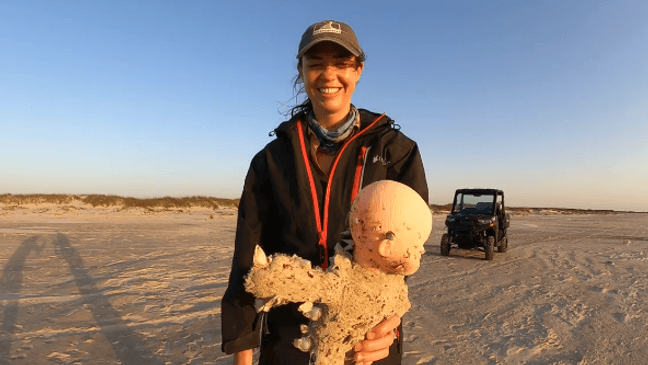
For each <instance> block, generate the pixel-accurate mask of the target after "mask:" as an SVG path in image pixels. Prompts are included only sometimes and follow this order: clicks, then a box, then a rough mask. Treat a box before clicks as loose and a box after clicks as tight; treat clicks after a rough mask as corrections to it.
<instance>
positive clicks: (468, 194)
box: [441, 189, 511, 260]
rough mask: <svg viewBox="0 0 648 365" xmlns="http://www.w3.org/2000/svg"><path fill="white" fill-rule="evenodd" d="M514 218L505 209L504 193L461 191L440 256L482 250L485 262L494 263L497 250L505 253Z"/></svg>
mask: <svg viewBox="0 0 648 365" xmlns="http://www.w3.org/2000/svg"><path fill="white" fill-rule="evenodd" d="M510 220H511V217H510V215H509V214H507V213H506V207H505V206H504V192H503V191H502V190H497V189H458V190H457V191H456V192H455V196H454V201H453V202H452V209H451V210H450V214H448V216H447V217H446V221H445V225H446V227H448V232H447V233H444V234H443V236H442V237H441V255H443V256H448V255H450V249H451V247H456V248H461V249H483V250H484V255H485V258H486V260H492V259H493V256H494V251H495V247H497V250H498V251H499V252H506V250H507V248H508V237H507V236H506V230H507V229H508V227H509V223H510Z"/></svg>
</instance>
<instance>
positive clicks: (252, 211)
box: [221, 20, 428, 365]
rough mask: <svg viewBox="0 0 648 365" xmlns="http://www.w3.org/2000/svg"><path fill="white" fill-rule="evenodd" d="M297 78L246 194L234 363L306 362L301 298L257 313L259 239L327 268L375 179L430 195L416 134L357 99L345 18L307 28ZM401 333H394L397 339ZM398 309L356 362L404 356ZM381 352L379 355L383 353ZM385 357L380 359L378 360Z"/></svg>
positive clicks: (233, 303) (234, 280)
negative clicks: (297, 99)
mask: <svg viewBox="0 0 648 365" xmlns="http://www.w3.org/2000/svg"><path fill="white" fill-rule="evenodd" d="M297 59H298V64H297V71H298V73H299V76H298V83H303V90H304V91H305V93H306V95H307V98H306V100H305V101H304V102H303V103H302V104H301V105H298V106H296V107H295V108H293V110H292V118H291V119H290V120H289V121H287V122H284V123H282V124H280V125H279V127H277V129H275V134H276V137H277V138H276V139H275V140H274V141H272V142H270V143H269V144H268V145H267V146H266V147H265V148H264V149H263V150H261V152H259V153H258V154H257V155H256V156H255V157H254V158H253V160H252V163H251V164H250V169H249V171H248V175H247V177H246V180H245V187H244V189H243V194H242V196H241V201H240V203H239V212H238V223H237V230H236V239H235V249H234V258H233V261H232V271H231V273H230V278H229V285H228V288H227V290H226V292H225V295H224V297H223V300H222V313H221V318H222V332H223V344H222V350H223V351H224V352H225V353H228V354H229V353H235V356H234V364H246V365H247V364H251V362H252V349H253V348H255V347H257V346H260V347H261V353H260V360H259V363H260V364H291V365H292V364H296V365H299V364H308V361H309V355H308V354H307V353H304V352H301V351H299V350H298V349H296V348H295V347H294V346H293V345H292V342H293V340H294V339H296V338H299V337H301V336H302V335H301V332H300V329H299V326H300V325H301V324H305V323H307V319H306V318H305V317H304V316H303V315H302V314H301V313H299V312H298V310H297V307H298V306H299V304H288V305H285V306H280V307H276V308H274V309H272V310H270V312H269V313H267V315H264V314H257V313H256V311H255V309H254V298H253V297H252V296H251V295H250V294H249V293H246V292H245V290H244V289H243V281H244V277H245V275H246V274H247V272H248V271H249V269H250V267H251V265H252V255H253V251H254V247H255V245H256V244H259V245H260V246H261V247H262V248H263V250H264V251H265V252H266V253H267V254H269V255H270V254H273V253H278V252H281V253H286V254H289V255H293V254H296V255H298V256H300V257H302V258H305V259H307V260H310V261H311V262H312V263H313V264H314V265H319V266H321V267H323V268H326V267H327V266H328V260H329V257H330V256H332V255H333V247H334V246H335V243H337V242H339V241H340V235H341V233H342V232H344V231H345V230H347V229H348V227H346V220H345V217H346V215H347V212H348V211H349V209H350V206H351V202H352V200H353V198H354V197H355V196H356V194H357V193H358V191H359V190H360V189H361V188H362V187H364V186H366V185H368V184H370V183H372V182H374V181H377V180H383V179H390V180H395V181H399V182H402V183H404V184H406V185H409V186H410V187H412V188H413V189H414V190H416V191H417V192H418V193H419V194H420V195H421V196H422V197H423V199H424V200H425V201H426V202H427V197H428V190H427V183H426V181H425V173H424V171H423V163H422V161H421V156H420V153H419V150H418V147H417V145H416V143H414V142H413V141H412V140H410V139H408V138H407V137H405V135H403V134H402V133H400V132H399V131H398V130H397V129H396V128H394V123H393V121H392V120H390V119H389V118H388V117H386V116H385V115H384V114H383V115H379V114H376V113H372V112H370V111H367V110H363V109H357V108H356V107H355V106H353V104H351V97H352V96H353V93H354V91H355V87H356V84H357V83H358V81H359V80H360V76H361V74H362V71H363V69H364V59H365V55H364V53H363V51H362V48H360V45H359V43H358V40H357V39H356V36H355V33H354V32H353V30H352V29H351V27H350V26H348V25H347V24H345V23H341V22H337V21H330V20H326V21H322V22H319V23H315V24H313V25H311V26H310V27H308V29H306V32H304V34H303V36H302V39H301V42H300V44H299V49H298V53H297ZM395 338H396V339H397V340H396V341H394V339H395ZM401 353H402V331H401V326H400V318H398V317H397V316H394V317H392V318H388V319H385V320H384V321H383V322H382V323H380V324H378V325H377V326H376V327H375V328H374V329H373V330H372V331H370V332H369V333H368V334H367V336H366V340H364V341H363V342H361V343H360V344H358V345H357V346H356V348H355V354H353V356H354V360H355V361H356V362H357V363H360V364H362V363H364V364H371V363H372V362H374V361H375V364H400V362H401V356H402V355H401ZM381 359H382V360H381ZM379 360H380V361H379Z"/></svg>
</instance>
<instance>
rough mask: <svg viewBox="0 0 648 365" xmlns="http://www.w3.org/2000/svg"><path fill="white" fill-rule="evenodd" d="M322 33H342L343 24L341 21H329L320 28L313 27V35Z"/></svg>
mask: <svg viewBox="0 0 648 365" xmlns="http://www.w3.org/2000/svg"><path fill="white" fill-rule="evenodd" d="M320 33H336V34H340V33H342V25H340V23H336V22H333V21H329V22H328V23H325V24H323V25H322V26H320V27H319V28H318V27H313V35H316V34H320Z"/></svg>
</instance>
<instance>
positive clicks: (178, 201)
mask: <svg viewBox="0 0 648 365" xmlns="http://www.w3.org/2000/svg"><path fill="white" fill-rule="evenodd" d="M74 201H80V202H83V203H85V204H88V205H92V206H93V207H97V206H104V207H113V206H114V207H121V208H123V209H128V208H146V209H153V208H166V209H170V208H192V207H203V208H211V209H218V208H227V207H232V208H238V203H239V199H223V198H213V197H205V196H192V197H183V198H173V197H168V196H167V197H163V198H153V199H138V198H131V197H121V196H116V195H84V196H79V195H63V194H29V195H13V194H3V195H0V203H3V204H11V205H25V204H47V203H49V204H71V203H72V202H74Z"/></svg>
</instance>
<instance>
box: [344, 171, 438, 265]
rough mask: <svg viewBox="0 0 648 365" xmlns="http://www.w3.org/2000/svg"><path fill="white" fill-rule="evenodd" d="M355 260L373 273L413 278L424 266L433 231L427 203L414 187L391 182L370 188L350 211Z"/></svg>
mask: <svg viewBox="0 0 648 365" xmlns="http://www.w3.org/2000/svg"><path fill="white" fill-rule="evenodd" d="M349 228H350V229H351V235H352V236H353V242H354V245H355V246H354V259H355V260H356V262H357V263H358V264H359V265H360V266H362V267H364V268H366V269H371V270H373V271H382V272H385V273H391V274H401V275H411V274H413V273H414V272H415V271H416V270H418V268H419V266H420V265H421V263H420V261H421V255H423V253H424V252H425V249H424V248H423V245H424V244H425V241H426V240H427V239H428V237H429V235H430V232H431V231H432V214H431V212H430V208H429V207H428V205H427V203H426V202H425V201H424V200H423V199H422V198H421V197H420V196H419V195H418V193H417V192H416V191H414V190H413V189H412V188H410V187H408V186H406V185H404V184H401V183H398V182H395V181H391V180H380V181H376V182H374V183H371V184H369V185H367V186H366V187H365V188H363V189H362V191H361V192H360V193H359V194H358V196H357V197H356V199H355V201H354V202H353V204H352V206H351V211H350V212H349Z"/></svg>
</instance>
